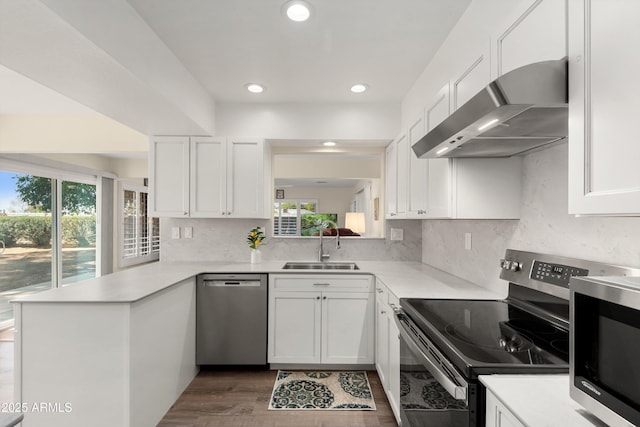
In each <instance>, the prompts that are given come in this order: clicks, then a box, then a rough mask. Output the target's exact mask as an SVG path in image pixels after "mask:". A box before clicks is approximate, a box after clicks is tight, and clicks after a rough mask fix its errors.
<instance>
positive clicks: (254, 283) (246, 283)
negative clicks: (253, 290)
mask: <svg viewBox="0 0 640 427" xmlns="http://www.w3.org/2000/svg"><path fill="white" fill-rule="evenodd" d="M260 284H261V283H260V281H259V280H203V281H202V286H204V287H205V288H219V287H237V288H239V287H260Z"/></svg>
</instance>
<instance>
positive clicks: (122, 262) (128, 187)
mask: <svg viewBox="0 0 640 427" xmlns="http://www.w3.org/2000/svg"><path fill="white" fill-rule="evenodd" d="M125 191H133V192H135V193H136V223H137V222H138V221H139V220H140V193H146V194H147V200H148V197H149V196H150V194H149V188H148V187H145V186H144V185H136V184H132V183H128V182H124V181H119V182H118V204H117V206H118V267H119V268H127V267H132V266H136V265H140V264H146V263H149V262H155V261H158V260H159V259H160V232H159V231H158V236H157V238H158V250H157V251H155V252H154V251H153V250H152V251H151V252H150V253H149V254H146V255H140V254H137V255H136V256H132V257H126V258H125V256H124V254H125V250H124V244H125V242H124V240H125V236H124V233H125V225H124V202H125V197H124V193H125ZM146 213H147V218H148V220H149V221H151V220H152V219H154V218H158V217H152V216H151V215H150V205H149V203H147V212H146ZM158 220H159V218H158ZM158 227H160V225H159V224H158ZM151 237H152V238H153V236H151ZM140 238H141V236H140V235H139V233H136V240H137V244H136V248H138V249H139V248H140V247H141V244H140ZM149 244H150V245H152V246H153V242H150V243H149Z"/></svg>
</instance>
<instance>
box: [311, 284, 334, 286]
mask: <svg viewBox="0 0 640 427" xmlns="http://www.w3.org/2000/svg"><path fill="white" fill-rule="evenodd" d="M313 286H331V283H314V284H313Z"/></svg>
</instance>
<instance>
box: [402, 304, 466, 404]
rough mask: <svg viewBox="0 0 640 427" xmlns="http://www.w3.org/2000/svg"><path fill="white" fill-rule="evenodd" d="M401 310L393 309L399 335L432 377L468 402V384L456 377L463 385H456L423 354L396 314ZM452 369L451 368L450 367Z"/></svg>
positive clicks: (451, 392)
mask: <svg viewBox="0 0 640 427" xmlns="http://www.w3.org/2000/svg"><path fill="white" fill-rule="evenodd" d="M401 312H402V310H401V309H396V310H395V316H393V317H394V320H395V322H396V325H397V326H398V330H399V331H400V335H401V336H402V338H403V339H404V341H405V343H406V344H407V346H409V348H410V349H411V352H412V353H413V354H414V355H415V356H416V357H417V358H418V359H419V360H420V362H421V363H422V364H423V365H424V367H425V368H427V370H428V371H429V372H430V373H431V375H433V377H434V378H435V379H436V381H438V382H439V383H440V385H441V386H442V387H443V388H444V389H445V390H447V392H448V393H449V394H450V395H451V396H452V397H453V398H454V399H456V400H464V402H465V404H468V401H467V389H468V387H469V384H467V383H466V382H465V381H463V380H462V379H460V378H458V379H457V380H458V381H459V382H460V383H462V384H463V385H461V386H460V385H458V384H456V383H454V382H453V381H452V380H451V378H449V375H447V373H446V372H444V371H443V370H442V368H441V367H440V366H438V363H437V362H434V361H433V360H432V358H431V357H430V356H429V355H428V354H425V352H424V351H422V349H421V348H420V347H418V345H417V344H416V343H415V342H414V341H413V339H412V338H411V336H410V335H409V333H408V332H407V329H406V326H404V325H403V324H402V322H401V321H400V318H399V316H398V314H400V313H401ZM452 369H453V368H452Z"/></svg>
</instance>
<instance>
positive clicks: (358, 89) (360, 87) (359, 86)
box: [351, 83, 368, 93]
mask: <svg viewBox="0 0 640 427" xmlns="http://www.w3.org/2000/svg"><path fill="white" fill-rule="evenodd" d="M367 89H368V86H367V85H366V84H364V83H356V84H354V85H353V86H351V92H353V93H362V92H364V91H366V90H367Z"/></svg>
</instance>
